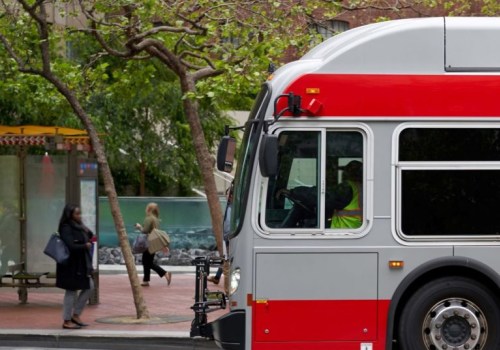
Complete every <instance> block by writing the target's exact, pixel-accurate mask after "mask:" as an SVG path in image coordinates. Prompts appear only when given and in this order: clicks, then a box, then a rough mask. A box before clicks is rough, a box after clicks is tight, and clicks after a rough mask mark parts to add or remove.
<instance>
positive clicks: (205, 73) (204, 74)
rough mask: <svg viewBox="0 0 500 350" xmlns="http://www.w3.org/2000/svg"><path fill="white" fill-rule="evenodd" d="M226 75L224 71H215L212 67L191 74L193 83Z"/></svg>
mask: <svg viewBox="0 0 500 350" xmlns="http://www.w3.org/2000/svg"><path fill="white" fill-rule="evenodd" d="M222 73H224V71H223V70H222V69H213V68H212V67H205V68H203V69H200V70H198V71H196V72H194V73H192V74H191V77H192V78H193V81H195V82H196V81H198V80H202V79H206V78H209V77H215V76H217V75H221V74H222Z"/></svg>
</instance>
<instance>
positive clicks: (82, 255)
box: [56, 204, 94, 329]
mask: <svg viewBox="0 0 500 350" xmlns="http://www.w3.org/2000/svg"><path fill="white" fill-rule="evenodd" d="M59 234H60V236H61V239H62V240H63V241H64V243H66V245H67V246H68V249H69V252H70V255H69V260H68V261H67V262H66V263H65V264H57V271H56V278H57V279H56V286H57V287H59V288H62V289H64V290H66V292H65V294H64V303H63V319H64V323H63V328H66V329H79V328H81V327H83V326H87V324H85V323H84V322H83V321H82V320H81V319H80V315H81V313H82V311H83V308H84V307H85V305H86V303H87V301H88V300H89V298H90V295H91V293H92V289H93V288H94V283H93V281H92V277H91V276H92V256H91V249H92V243H91V242H90V239H91V238H92V236H93V233H92V232H91V231H90V230H89V229H88V228H87V227H85V225H83V223H82V213H81V210H80V208H79V207H78V206H76V205H70V204H67V205H66V206H65V207H64V210H63V213H62V216H61V221H60V222H59ZM78 291H80V293H78Z"/></svg>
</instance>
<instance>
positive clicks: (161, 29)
mask: <svg viewBox="0 0 500 350" xmlns="http://www.w3.org/2000/svg"><path fill="white" fill-rule="evenodd" d="M160 32H168V33H186V34H190V35H201V34H202V33H200V32H199V31H196V30H192V29H189V28H186V27H181V28H177V27H171V26H159V27H154V28H151V29H149V30H147V31H145V32H142V33H140V34H136V35H134V36H133V37H131V38H130V39H129V41H128V42H127V44H128V43H130V42H134V41H138V40H142V39H144V38H146V37H148V36H151V35H154V34H157V33H160Z"/></svg>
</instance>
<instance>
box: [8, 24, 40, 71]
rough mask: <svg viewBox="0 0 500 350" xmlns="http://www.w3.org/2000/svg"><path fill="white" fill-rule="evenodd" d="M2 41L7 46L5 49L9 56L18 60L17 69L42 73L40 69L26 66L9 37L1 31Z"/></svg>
mask: <svg viewBox="0 0 500 350" xmlns="http://www.w3.org/2000/svg"><path fill="white" fill-rule="evenodd" d="M0 41H1V42H2V45H3V47H5V50H7V53H8V54H9V56H10V57H12V59H13V60H14V61H16V64H17V69H18V70H19V71H20V72H22V73H28V74H37V75H41V73H42V72H41V71H40V70H38V69H34V68H31V67H26V64H25V62H24V61H23V60H22V59H21V57H19V56H18V54H17V53H16V52H15V51H14V48H13V47H12V45H11V44H10V43H9V41H8V40H7V38H6V37H5V36H4V35H3V34H1V33H0Z"/></svg>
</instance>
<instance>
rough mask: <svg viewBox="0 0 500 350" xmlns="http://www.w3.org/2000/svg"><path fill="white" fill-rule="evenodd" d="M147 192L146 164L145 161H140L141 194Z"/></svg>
mask: <svg viewBox="0 0 500 350" xmlns="http://www.w3.org/2000/svg"><path fill="white" fill-rule="evenodd" d="M145 194H146V164H145V163H144V161H142V160H141V161H140V162H139V196H144V195H145Z"/></svg>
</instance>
